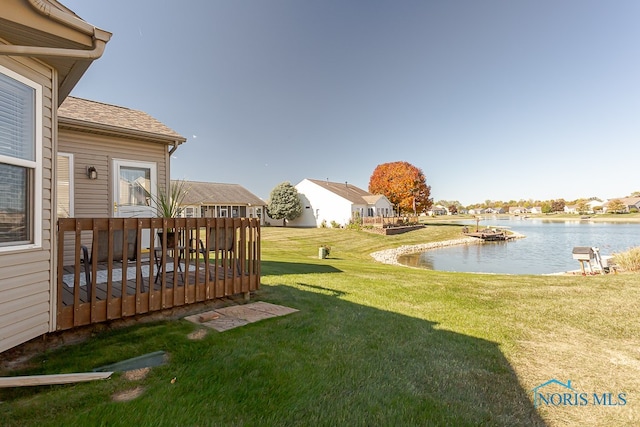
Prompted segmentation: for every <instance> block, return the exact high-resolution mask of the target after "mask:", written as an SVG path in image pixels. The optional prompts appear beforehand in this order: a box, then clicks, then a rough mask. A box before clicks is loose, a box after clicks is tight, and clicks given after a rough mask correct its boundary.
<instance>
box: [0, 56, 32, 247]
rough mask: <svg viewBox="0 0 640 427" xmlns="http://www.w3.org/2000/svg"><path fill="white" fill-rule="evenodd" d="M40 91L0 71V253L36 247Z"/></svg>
mask: <svg viewBox="0 0 640 427" xmlns="http://www.w3.org/2000/svg"><path fill="white" fill-rule="evenodd" d="M41 128H42V87H41V86H40V85H39V84H37V83H35V82H32V81H31V80H28V79H26V78H25V77H24V76H21V75H19V74H17V73H15V72H13V71H11V70H9V69H7V68H4V67H2V66H0V251H5V250H11V249H22V248H28V247H40V246H41V238H42V237H41V236H42V212H41V206H42V200H41V199H42V160H41V153H42V131H41Z"/></svg>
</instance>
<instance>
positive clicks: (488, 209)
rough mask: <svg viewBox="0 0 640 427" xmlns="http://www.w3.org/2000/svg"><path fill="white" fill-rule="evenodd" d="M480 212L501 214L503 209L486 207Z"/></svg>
mask: <svg viewBox="0 0 640 427" xmlns="http://www.w3.org/2000/svg"><path fill="white" fill-rule="evenodd" d="M482 213H485V214H494V215H495V214H503V213H504V209H503V208H501V207H500V208H486V209H485V210H483V211H482Z"/></svg>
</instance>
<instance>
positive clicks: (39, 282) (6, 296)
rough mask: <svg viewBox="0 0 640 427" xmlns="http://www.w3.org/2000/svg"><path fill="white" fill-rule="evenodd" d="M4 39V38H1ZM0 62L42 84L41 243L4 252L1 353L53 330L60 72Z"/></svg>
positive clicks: (27, 62)
mask: <svg viewBox="0 0 640 427" xmlns="http://www.w3.org/2000/svg"><path fill="white" fill-rule="evenodd" d="M0 43H2V41H1V40H0ZM0 65H2V66H3V67H6V68H7V69H9V70H11V71H13V72H15V73H17V74H20V75H22V76H24V77H26V78H27V79H29V80H31V81H33V82H35V83H37V84H39V85H41V86H42V129H41V131H42V155H41V162H42V163H41V165H42V166H41V170H42V173H41V185H42V198H41V201H42V205H41V208H40V211H41V226H42V239H41V247H36V248H32V249H31V248H30V249H21V250H15V251H14V250H10V249H9V250H5V251H2V252H1V253H0V352H3V351H5V350H7V349H9V348H11V347H14V346H16V345H18V344H21V343H23V342H25V341H28V340H30V339H32V338H35V337H37V336H40V335H42V334H44V333H47V332H50V331H53V330H54V327H55V325H54V324H53V323H54V313H55V311H54V309H53V308H54V307H55V292H53V290H54V289H53V285H54V283H53V280H52V277H53V272H52V268H53V266H54V265H55V259H54V252H53V247H54V243H55V242H54V239H55V228H54V226H53V220H54V218H55V212H53V211H52V206H54V204H53V203H52V197H53V196H52V193H53V192H54V189H53V186H54V184H53V182H54V177H55V174H54V165H55V159H54V158H53V153H54V152H55V151H56V147H55V135H56V128H55V123H56V116H55V110H54V105H57V93H56V90H55V89H54V88H55V87H56V83H55V82H56V79H57V73H56V72H55V70H53V69H52V68H51V67H49V66H47V65H45V64H44V63H42V62H40V61H37V60H34V59H30V58H26V57H23V58H17V59H16V58H12V57H8V56H2V55H0Z"/></svg>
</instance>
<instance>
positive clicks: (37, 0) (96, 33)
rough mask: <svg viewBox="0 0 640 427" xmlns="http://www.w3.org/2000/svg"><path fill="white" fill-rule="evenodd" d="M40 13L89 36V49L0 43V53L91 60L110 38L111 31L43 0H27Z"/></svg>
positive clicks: (96, 57)
mask: <svg viewBox="0 0 640 427" xmlns="http://www.w3.org/2000/svg"><path fill="white" fill-rule="evenodd" d="M28 2H29V4H30V5H31V7H33V8H34V9H35V10H36V11H37V12H39V13H40V14H41V15H44V16H46V17H49V18H51V19H52V20H54V21H57V22H59V23H61V24H63V25H65V26H67V27H69V28H72V29H74V30H77V31H79V32H81V33H83V34H86V35H88V36H91V38H92V40H93V45H92V48H91V49H61V48H53V47H39V46H14V45H0V55H12V56H36V57H59V56H62V57H67V58H76V59H87V60H93V59H98V58H100V57H101V56H102V54H103V52H104V48H105V46H106V44H107V42H108V41H109V39H111V33H109V32H107V31H104V30H101V29H99V28H96V27H94V26H93V25H91V24H89V23H87V22H85V21H83V20H82V19H80V18H78V17H76V16H74V15H71V14H69V13H67V12H64V11H62V10H60V9H56V8H52V7H51V5H50V4H48V3H46V2H45V1H44V0H28Z"/></svg>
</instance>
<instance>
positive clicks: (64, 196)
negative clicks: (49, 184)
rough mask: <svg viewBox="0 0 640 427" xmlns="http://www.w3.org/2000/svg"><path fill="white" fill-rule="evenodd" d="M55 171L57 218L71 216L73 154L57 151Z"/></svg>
mask: <svg viewBox="0 0 640 427" xmlns="http://www.w3.org/2000/svg"><path fill="white" fill-rule="evenodd" d="M57 172H58V179H57V181H56V190H57V194H56V196H57V200H58V202H57V208H58V212H57V213H58V218H73V154H70V153H58V161H57Z"/></svg>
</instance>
